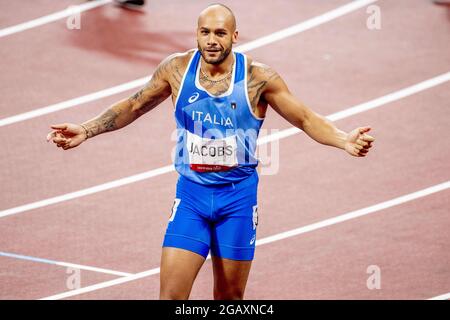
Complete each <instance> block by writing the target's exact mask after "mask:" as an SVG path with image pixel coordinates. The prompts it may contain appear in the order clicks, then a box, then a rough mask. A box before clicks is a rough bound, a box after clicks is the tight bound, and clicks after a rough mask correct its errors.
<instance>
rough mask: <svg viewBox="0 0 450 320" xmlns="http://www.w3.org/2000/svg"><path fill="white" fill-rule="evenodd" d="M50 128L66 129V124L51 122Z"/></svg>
mask: <svg viewBox="0 0 450 320" xmlns="http://www.w3.org/2000/svg"><path fill="white" fill-rule="evenodd" d="M50 127H51V128H52V129H59V130H66V129H67V124H66V123H63V124H53V125H51V126H50Z"/></svg>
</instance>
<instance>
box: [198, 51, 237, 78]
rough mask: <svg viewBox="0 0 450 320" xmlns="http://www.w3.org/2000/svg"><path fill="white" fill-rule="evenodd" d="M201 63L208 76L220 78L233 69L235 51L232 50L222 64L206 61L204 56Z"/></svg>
mask: <svg viewBox="0 0 450 320" xmlns="http://www.w3.org/2000/svg"><path fill="white" fill-rule="evenodd" d="M200 63H201V65H200V67H201V68H202V70H203V72H205V73H206V75H207V76H208V77H211V78H213V77H219V78H220V76H221V75H225V74H227V73H228V72H230V71H231V68H232V67H233V63H234V53H233V51H231V52H230V54H229V55H228V57H226V58H225V60H223V61H222V62H221V63H220V64H211V63H206V61H205V60H204V59H203V57H202V58H201V61H200Z"/></svg>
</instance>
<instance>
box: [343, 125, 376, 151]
mask: <svg viewBox="0 0 450 320" xmlns="http://www.w3.org/2000/svg"><path fill="white" fill-rule="evenodd" d="M370 129H371V128H370V127H359V128H356V129H355V130H353V131H351V132H350V133H349V134H348V136H347V140H346V142H345V151H347V152H348V153H350V154H351V155H352V156H354V157H365V156H366V155H367V153H368V152H369V149H370V148H371V147H372V142H374V141H375V139H374V138H373V137H371V136H369V135H368V134H366V132H369V131H370Z"/></svg>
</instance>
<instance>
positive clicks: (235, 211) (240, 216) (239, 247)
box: [163, 170, 259, 260]
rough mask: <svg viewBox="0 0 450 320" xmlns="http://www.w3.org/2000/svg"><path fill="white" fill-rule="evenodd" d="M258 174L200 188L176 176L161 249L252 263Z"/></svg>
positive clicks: (256, 214) (256, 218) (256, 215)
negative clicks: (172, 200) (180, 250)
mask: <svg viewBox="0 0 450 320" xmlns="http://www.w3.org/2000/svg"><path fill="white" fill-rule="evenodd" d="M258 182H259V178H258V173H257V171H256V170H255V172H254V173H253V174H252V175H250V176H249V177H247V178H245V179H244V180H241V181H239V182H235V183H226V184H222V185H202V184H198V183H196V182H192V181H191V180H189V179H187V178H185V177H183V176H181V175H180V176H179V178H178V182H177V190H176V198H175V201H174V205H173V207H172V214H171V216H170V219H169V224H168V226H167V230H166V235H165V237H164V243H163V247H175V248H181V249H185V250H189V251H192V252H195V253H197V254H199V255H202V256H203V257H205V258H206V257H207V256H208V253H209V250H210V249H211V255H212V256H216V257H219V258H226V259H231V260H253V257H254V253H255V241H256V226H257V225H258V207H257V189H258Z"/></svg>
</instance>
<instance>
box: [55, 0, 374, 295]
mask: <svg viewBox="0 0 450 320" xmlns="http://www.w3.org/2000/svg"><path fill="white" fill-rule="evenodd" d="M237 40H238V31H237V30H236V19H235V17H234V14H233V12H232V11H231V9H229V8H228V7H226V6H224V5H222V4H213V5H210V6H208V7H207V8H205V9H204V10H203V11H202V12H201V13H200V16H199V18H198V25H197V49H192V50H189V51H186V52H183V53H177V54H173V55H171V56H169V57H167V58H166V59H164V60H163V61H162V62H161V63H160V65H159V66H158V67H157V69H156V70H155V72H154V74H153V76H152V78H151V80H150V81H149V82H148V84H147V85H146V86H145V87H144V88H142V89H141V90H140V91H139V92H137V93H136V94H134V95H133V96H131V97H129V98H127V99H124V100H122V101H119V102H118V103H115V104H114V105H112V106H111V107H109V108H108V109H106V110H105V111H104V112H103V113H101V114H100V115H98V116H97V117H95V118H93V119H91V120H89V121H86V122H84V123H83V124H81V125H77V124H72V123H63V124H58V125H53V126H52V129H53V131H52V132H50V133H49V134H48V136H47V140H50V139H51V140H53V142H54V143H56V145H57V146H58V147H61V148H62V149H64V150H68V149H71V148H74V147H76V146H78V145H80V144H81V143H82V142H84V141H86V140H87V139H90V138H93V137H94V136H96V135H99V134H101V133H104V132H109V131H113V130H117V129H120V128H123V127H125V126H126V125H128V124H130V123H131V122H133V121H134V120H136V119H137V118H139V117H140V116H142V115H143V114H145V113H147V112H149V111H150V110H152V109H153V108H155V107H156V106H157V105H159V104H160V103H161V102H163V101H164V100H165V99H166V98H168V97H169V96H171V98H172V102H173V106H174V108H173V113H174V117H175V122H176V126H177V144H176V150H175V157H174V164H175V169H176V171H177V172H178V173H179V177H178V181H177V186H176V196H175V200H174V203H173V206H172V210H171V215H170V218H169V222H168V226H167V230H166V234H165V237H164V242H163V249H162V257H161V287H160V298H161V299H188V298H189V295H190V292H191V288H192V285H193V283H194V280H195V278H196V276H197V274H198V272H199V270H200V268H201V267H202V265H203V263H204V261H205V259H206V258H207V256H208V254H209V253H210V254H211V258H212V265H213V273H214V298H215V299H227V300H228V299H243V297H244V291H245V287H246V283H247V279H248V275H249V272H250V267H251V263H252V260H253V258H254V251H255V242H256V229H257V225H258V204H257V188H258V181H259V177H258V172H257V171H256V167H257V164H258V160H257V158H256V154H255V153H256V145H257V143H256V139H257V137H258V133H259V129H260V128H261V126H262V124H263V121H264V119H265V115H266V110H267V108H268V106H270V107H271V108H273V109H274V110H275V111H276V112H278V113H279V114H280V115H281V116H282V117H284V118H285V119H286V120H287V121H289V122H290V123H291V124H293V125H294V126H296V127H297V128H300V129H301V130H303V131H304V132H305V133H306V134H307V135H308V136H309V137H311V138H312V139H314V140H315V141H317V142H319V143H321V144H324V145H329V146H333V147H336V148H338V149H341V150H344V151H345V152H347V153H348V154H350V155H352V156H355V157H364V156H366V155H367V153H368V151H369V148H370V147H371V144H372V142H373V141H374V139H373V137H371V136H369V135H368V134H367V132H368V131H369V130H370V128H369V127H359V128H356V129H354V130H353V131H351V132H349V133H346V132H344V131H342V130H339V129H337V128H336V127H335V126H334V125H333V124H332V123H331V122H330V121H328V120H327V119H325V118H324V117H323V116H321V115H319V114H317V113H315V112H314V111H312V110H311V109H310V108H308V107H306V106H305V105H304V104H302V103H301V102H300V101H299V100H298V99H297V98H296V97H295V96H294V95H293V94H292V93H291V92H290V91H289V90H288V88H287V86H286V84H285V82H284V81H283V79H282V78H281V77H280V76H279V75H278V73H277V72H275V71H274V70H273V69H272V68H270V67H268V66H267V65H265V64H262V63H258V62H256V61H254V60H253V59H252V58H250V57H247V56H246V55H244V54H242V53H238V52H235V51H233V49H232V48H233V44H235V43H236V42H237ZM275 214H276V213H275Z"/></svg>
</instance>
